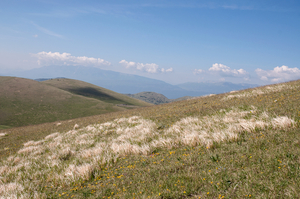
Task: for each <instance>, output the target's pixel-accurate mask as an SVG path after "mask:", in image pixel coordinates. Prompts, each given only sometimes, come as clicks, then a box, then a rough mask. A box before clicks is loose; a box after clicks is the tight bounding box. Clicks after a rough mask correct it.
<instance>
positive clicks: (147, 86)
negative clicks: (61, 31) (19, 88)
mask: <svg viewBox="0 0 300 199" xmlns="http://www.w3.org/2000/svg"><path fill="white" fill-rule="evenodd" d="M8 75H11V76H17V77H24V78H30V79H42V80H43V79H48V78H56V77H65V78H70V79H77V80H81V81H85V82H89V83H91V84H94V85H97V86H101V87H103V88H106V89H109V90H113V91H115V92H118V93H122V94H123V93H139V92H144V91H149V92H156V93H162V94H163V95H165V96H166V97H168V98H170V99H175V98H178V97H182V96H187V95H188V96H199V95H205V94H208V93H200V92H194V91H187V90H185V89H182V88H180V87H178V86H176V85H171V84H168V83H166V82H164V81H161V80H157V79H151V78H147V77H142V76H138V75H131V74H126V73H120V72H115V71H110V70H103V69H100V68H95V67H85V66H71V65H70V66H66V65H62V66H55V65H53V66H44V67H41V68H35V69H32V70H28V71H23V72H19V73H14V74H8Z"/></svg>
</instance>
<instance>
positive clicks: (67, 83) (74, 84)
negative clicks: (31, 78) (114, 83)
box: [41, 79, 151, 106]
mask: <svg viewBox="0 0 300 199" xmlns="http://www.w3.org/2000/svg"><path fill="white" fill-rule="evenodd" d="M41 83H43V84H46V85H51V86H54V87H57V88H60V89H62V90H65V91H69V92H71V93H74V94H77V95H83V96H86V97H91V98H95V99H98V100H101V101H104V102H107V103H112V104H128V105H134V106H150V105H151V104H149V103H146V102H144V101H141V100H137V99H133V98H131V97H128V96H126V95H122V94H120V93H116V92H114V91H111V90H108V89H105V88H102V87H99V86H95V85H93V84H89V83H87V82H83V81H79V80H74V79H51V80H47V81H43V82H41Z"/></svg>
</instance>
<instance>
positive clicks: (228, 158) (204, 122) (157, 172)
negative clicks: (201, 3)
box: [0, 81, 300, 198]
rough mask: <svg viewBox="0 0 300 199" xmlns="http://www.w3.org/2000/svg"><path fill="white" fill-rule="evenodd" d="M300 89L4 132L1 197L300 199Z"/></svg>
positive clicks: (0, 135) (284, 87)
mask: <svg viewBox="0 0 300 199" xmlns="http://www.w3.org/2000/svg"><path fill="white" fill-rule="evenodd" d="M299 87H300V81H294V82H289V83H285V84H278V85H271V86H265V87H260V88H255V89H248V90H244V91H239V92H232V93H227V94H220V95H214V96H207V97H202V98H197V99H190V100H186V101H179V102H173V103H168V104H163V105H157V106H152V107H146V108H141V109H133V110H126V111H123V112H115V113H109V114H103V115H99V116H93V117H86V118H78V119H74V120H72V121H64V122H61V123H60V124H59V125H58V123H49V124H41V125H36V126H31V127H22V128H14V129H8V130H1V131H0V146H1V147H3V148H2V149H0V154H1V157H2V162H1V163H0V176H1V178H0V180H1V182H2V183H0V190H2V192H1V191H0V196H2V197H9V196H11V197H14V196H18V197H19V198H21V196H23V197H24V198H30V197H34V196H35V197H40V198H58V197H59V198H299V197H300V194H299V193H300V189H299V187H300V181H299V180H298V176H299V175H300V167H299V163H300V159H299V158H300V139H299V132H300V125H299V119H300V117H299V116H300V107H299V106H300V104H299V101H300V89H299ZM26 136H27V137H26ZM30 140H33V141H30ZM21 143H24V144H23V145H22V144H21ZM33 165H34V166H33Z"/></svg>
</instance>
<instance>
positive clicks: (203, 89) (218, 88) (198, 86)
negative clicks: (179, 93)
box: [177, 82, 259, 94]
mask: <svg viewBox="0 0 300 199" xmlns="http://www.w3.org/2000/svg"><path fill="white" fill-rule="evenodd" d="M177 86H178V87H180V88H182V89H185V90H188V91H193V92H200V93H205V94H212V93H213V94H219V93H227V92H230V91H233V90H243V89H247V88H254V87H257V86H259V85H257V84H234V83H231V82H216V83H209V82H187V83H183V84H178V85H177Z"/></svg>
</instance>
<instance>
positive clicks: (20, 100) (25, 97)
mask: <svg viewBox="0 0 300 199" xmlns="http://www.w3.org/2000/svg"><path fill="white" fill-rule="evenodd" d="M55 81H57V80H55ZM55 81H51V80H50V81H48V82H45V83H41V82H37V81H34V80H29V79H24V78H17V77H0V102H1V103H0V125H1V126H2V128H7V127H15V126H24V125H32V124H40V123H45V122H53V121H57V120H66V119H72V118H78V117H85V116H90V115H97V114H102V113H108V112H115V111H121V110H126V109H128V108H134V107H138V106H149V105H150V104H148V103H145V102H142V101H139V100H136V99H131V98H129V97H127V96H123V95H121V94H117V93H115V92H113V91H111V92H110V91H109V90H107V89H103V90H102V88H99V87H96V86H93V85H90V84H87V86H88V87H80V86H79V85H85V84H84V82H80V83H79V82H76V81H75V80H64V81H61V82H62V86H61V87H64V88H66V90H63V89H60V88H58V87H59V83H58V82H60V81H57V82H55ZM67 82H72V83H73V85H78V86H79V87H78V90H76V86H75V87H74V86H73V87H72V89H73V93H71V92H69V91H67V88H71V87H67V86H66V85H67V84H66V85H65V84H63V83H67ZM52 83H53V84H55V85H56V86H57V87H55V86H51V84H52ZM84 88H89V89H84ZM102 91H103V92H102ZM84 95H86V96H84ZM91 96H92V97H91ZM97 96H98V98H97ZM128 105H130V106H128Z"/></svg>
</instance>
